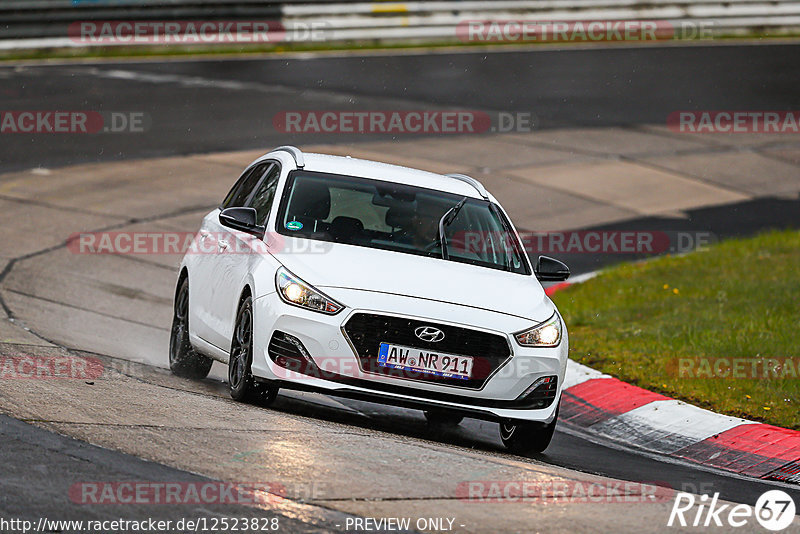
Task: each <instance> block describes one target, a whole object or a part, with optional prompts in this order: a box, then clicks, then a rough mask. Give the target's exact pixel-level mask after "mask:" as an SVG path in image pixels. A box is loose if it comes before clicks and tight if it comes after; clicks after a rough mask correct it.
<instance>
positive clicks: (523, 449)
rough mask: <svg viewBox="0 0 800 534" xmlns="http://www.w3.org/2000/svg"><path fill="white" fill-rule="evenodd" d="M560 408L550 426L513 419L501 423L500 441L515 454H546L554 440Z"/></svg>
mask: <svg viewBox="0 0 800 534" xmlns="http://www.w3.org/2000/svg"><path fill="white" fill-rule="evenodd" d="M560 407H561V405H560V404H559V406H558V407H557V408H556V414H555V417H554V418H553V421H552V422H551V423H549V424H544V423H537V422H533V421H519V420H513V419H512V420H509V421H504V422H502V423H500V439H502V440H503V445H505V446H506V448H507V449H508V450H510V451H511V452H513V453H515V454H531V453H539V452H544V450H545V449H547V447H548V445H550V440H552V439H553V433H554V432H555V430H556V423H557V422H558V409H559V408H560Z"/></svg>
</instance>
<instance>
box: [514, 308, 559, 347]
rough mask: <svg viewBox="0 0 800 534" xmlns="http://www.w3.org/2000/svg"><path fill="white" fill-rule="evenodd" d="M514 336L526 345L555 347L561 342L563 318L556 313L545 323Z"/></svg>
mask: <svg viewBox="0 0 800 534" xmlns="http://www.w3.org/2000/svg"><path fill="white" fill-rule="evenodd" d="M514 337H515V338H516V340H517V343H519V344H520V345H523V346H525V347H555V346H557V345H558V344H559V343H560V342H561V319H560V318H559V317H558V314H557V313H554V314H553V316H552V317H551V318H550V319H548V320H547V321H545V322H544V323H542V324H540V325H539V326H535V327H533V328H531V329H529V330H525V331H524V332H520V333H518V334H514Z"/></svg>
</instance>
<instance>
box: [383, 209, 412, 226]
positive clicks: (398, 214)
mask: <svg viewBox="0 0 800 534" xmlns="http://www.w3.org/2000/svg"><path fill="white" fill-rule="evenodd" d="M413 217H414V209H413V207H412V206H406V205H399V206H392V207H391V208H389V209H388V211H387V212H386V226H391V227H392V228H404V229H407V228H409V227H410V226H411V219H412V218H413Z"/></svg>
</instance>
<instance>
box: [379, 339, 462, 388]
mask: <svg viewBox="0 0 800 534" xmlns="http://www.w3.org/2000/svg"><path fill="white" fill-rule="evenodd" d="M472 361H473V358H472V357H470V356H457V355H455V354H445V353H443V352H435V351H430V350H423V349H415V348H413V347H404V346H402V345H392V344H390V343H381V344H380V350H379V351H378V365H380V366H382V367H389V368H391V369H403V370H405V371H416V372H419V373H424V374H429V375H435V376H441V377H445V378H460V379H462V380H467V379H469V378H470V377H471V376H472Z"/></svg>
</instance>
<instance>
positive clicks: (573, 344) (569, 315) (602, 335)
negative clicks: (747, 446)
mask: <svg viewBox="0 0 800 534" xmlns="http://www.w3.org/2000/svg"><path fill="white" fill-rule="evenodd" d="M553 300H554V301H555V302H556V304H557V305H558V307H559V309H560V310H561V312H562V313H563V315H564V319H565V321H566V323H567V326H568V327H569V331H570V357H571V358H572V359H574V360H576V361H578V362H580V363H583V364H586V365H589V366H591V367H593V368H595V369H598V370H601V371H603V372H605V373H608V374H610V375H612V376H615V377H617V378H619V379H621V380H624V381H626V382H630V383H633V384H636V385H638V386H640V387H643V388H646V389H649V390H652V391H657V392H660V393H663V394H665V395H668V396H671V397H674V398H678V399H682V400H685V401H688V402H691V403H693V404H697V405H700V406H703V407H705V408H709V409H712V410H714V411H717V412H721V413H726V414H730V415H735V416H738V417H745V418H748V419H754V420H759V421H764V422H767V423H771V424H774V425H778V426H782V427H786V428H793V429H800V413H798V412H799V411H800V410H798V407H800V368H798V366H800V232H797V231H783V232H778V231H775V232H770V233H765V234H762V235H759V236H756V237H753V238H748V239H734V240H729V241H724V242H722V243H719V244H717V245H714V246H712V247H710V248H708V249H706V250H703V251H698V252H694V253H691V254H687V255H683V256H665V257H661V258H657V259H654V260H652V261H646V262H641V263H634V264H625V265H621V266H617V267H612V268H610V269H608V270H605V271H603V272H602V273H601V274H600V276H599V277H597V278H595V279H592V280H590V281H588V282H586V283H584V284H578V285H575V286H571V287H568V288H566V289H564V290H562V291H559V292H557V293H556V294H555V295H554V296H553ZM680 358H685V359H687V358H688V359H692V360H695V359H696V358H701V359H702V358H708V359H716V358H728V359H732V358H746V359H748V361H747V363H746V365H747V369H750V368H751V365H752V363H751V362H752V361H756V362H757V365H759V367H758V369H759V373H757V375H758V377H757V378H752V377H750V376H747V377H746V378H722V377H714V378H697V377H696V376H697V374H700V373H699V372H698V371H699V370H701V368H700V367H699V366H698V364H696V363H692V370H693V372H694V373H695V375H694V377H688V376H687V373H680V372H679V371H678V366H677V360H678V359H680ZM786 358H791V359H792V361H793V363H794V367H792V368H790V367H789V366H787V365H786V364H785V363H783V360H784V359H786ZM769 359H780V360H779V361H780V362H781V365H780V366H779V367H778V368H777V369H776V371H777V373H778V374H779V375H781V374H782V375H783V377H782V378H780V377H778V378H776V377H775V375H774V374H769V373H768V378H763V373H762V372H761V370H762V369H763V367H761V366H762V365H763V364H764V363H765V362H767V360H769ZM685 361H688V360H685ZM695 361H697V360H695ZM699 361H700V362H702V361H703V360H699ZM706 361H709V362H710V361H712V360H706ZM767 367H770V368H774V367H775V365H774V363H772V364H768V366H767ZM705 370H706V371H707V370H708V369H705ZM723 371H724V369H723ZM791 371H795V372H794V373H792V372H791ZM712 372H713V371H712ZM739 374H740V376H741V375H742V373H741V372H740V373H739ZM745 374H748V373H745ZM702 376H708V374H705V375H702Z"/></svg>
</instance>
